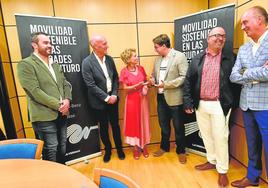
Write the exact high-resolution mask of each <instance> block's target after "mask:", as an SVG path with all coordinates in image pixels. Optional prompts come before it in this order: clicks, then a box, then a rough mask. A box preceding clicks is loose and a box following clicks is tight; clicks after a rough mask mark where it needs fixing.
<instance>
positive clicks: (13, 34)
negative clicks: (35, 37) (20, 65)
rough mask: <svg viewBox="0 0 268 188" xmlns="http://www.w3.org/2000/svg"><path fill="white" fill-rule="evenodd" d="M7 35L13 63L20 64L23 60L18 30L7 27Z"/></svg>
mask: <svg viewBox="0 0 268 188" xmlns="http://www.w3.org/2000/svg"><path fill="white" fill-rule="evenodd" d="M6 34H7V41H8V48H9V52H10V58H11V62H18V61H20V60H21V53H20V43H19V37H18V32H17V28H16V27H6ZM29 42H30V41H29Z"/></svg>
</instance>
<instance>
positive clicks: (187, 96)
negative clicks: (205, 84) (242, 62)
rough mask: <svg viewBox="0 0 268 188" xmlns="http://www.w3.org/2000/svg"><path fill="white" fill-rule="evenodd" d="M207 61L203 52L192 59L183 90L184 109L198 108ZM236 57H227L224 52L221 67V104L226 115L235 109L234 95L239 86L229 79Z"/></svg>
mask: <svg viewBox="0 0 268 188" xmlns="http://www.w3.org/2000/svg"><path fill="white" fill-rule="evenodd" d="M204 60H205V52H202V53H200V54H198V55H197V56H195V57H194V58H193V59H192V62H191V63H190V65H189V68H188V71H187V75H186V78H185V81H184V88H183V103H184V109H188V108H196V109H197V108H198V105H199V100H200V85H201V75H202V69H203V65H204ZM234 62H235V57H234V56H232V57H227V56H226V55H225V54H224V52H222V57H221V66H220V98H219V100H220V103H221V107H222V109H223V112H224V114H225V115H227V113H228V111H229V109H230V108H232V107H234V100H236V99H234V93H235V92H237V85H235V84H233V83H231V82H230V80H229V77H230V74H231V72H232V67H233V66H234Z"/></svg>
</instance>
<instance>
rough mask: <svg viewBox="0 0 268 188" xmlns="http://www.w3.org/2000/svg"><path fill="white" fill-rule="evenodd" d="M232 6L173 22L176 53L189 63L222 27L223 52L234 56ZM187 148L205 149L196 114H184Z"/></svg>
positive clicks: (204, 150)
mask: <svg viewBox="0 0 268 188" xmlns="http://www.w3.org/2000/svg"><path fill="white" fill-rule="evenodd" d="M234 14H235V4H229V5H226V6H221V7H217V8H213V9H208V10H206V11H202V12H198V13H194V14H191V15H186V16H183V17H180V18H176V19H175V20H174V28H175V31H174V33H175V45H174V46H175V47H174V48H175V49H176V50H178V51H181V52H183V53H184V54H185V56H186V57H187V60H188V62H189V63H190V62H191V60H192V58H193V57H194V56H195V55H197V54H199V53H200V52H203V51H204V50H205V49H206V48H207V35H208V33H209V31H210V30H211V29H213V28H215V27H223V28H224V29H225V32H226V42H225V46H224V48H223V51H224V52H225V53H226V54H230V55H231V56H233V35H234ZM185 135H186V148H187V150H188V151H191V152H194V153H197V154H201V155H205V152H206V149H205V146H204V143H203V140H202V137H201V134H200V132H199V128H198V125H197V122H196V119H195V113H194V114H192V115H189V114H185Z"/></svg>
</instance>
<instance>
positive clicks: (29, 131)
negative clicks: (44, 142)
mask: <svg viewBox="0 0 268 188" xmlns="http://www.w3.org/2000/svg"><path fill="white" fill-rule="evenodd" d="M24 131H25V135H26V138H35V134H34V130H33V129H32V128H25V130H24Z"/></svg>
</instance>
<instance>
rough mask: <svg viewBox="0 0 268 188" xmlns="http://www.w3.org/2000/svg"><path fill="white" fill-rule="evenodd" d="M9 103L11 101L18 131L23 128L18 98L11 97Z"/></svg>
mask: <svg viewBox="0 0 268 188" xmlns="http://www.w3.org/2000/svg"><path fill="white" fill-rule="evenodd" d="M9 103H10V107H11V111H12V114H13V121H14V124H15V129H16V132H19V131H21V130H23V125H22V123H21V114H20V109H19V103H18V99H17V98H11V99H9Z"/></svg>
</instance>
